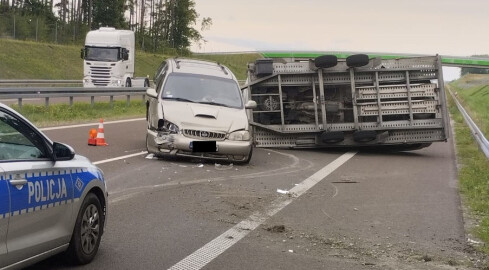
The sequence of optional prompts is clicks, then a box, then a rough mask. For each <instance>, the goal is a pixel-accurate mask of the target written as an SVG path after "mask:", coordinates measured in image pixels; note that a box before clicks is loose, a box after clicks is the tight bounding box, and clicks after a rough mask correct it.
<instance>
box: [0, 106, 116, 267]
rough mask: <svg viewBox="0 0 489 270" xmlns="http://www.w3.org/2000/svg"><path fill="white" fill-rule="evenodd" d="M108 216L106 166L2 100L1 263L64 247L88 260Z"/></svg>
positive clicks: (19, 262) (77, 259)
mask: <svg viewBox="0 0 489 270" xmlns="http://www.w3.org/2000/svg"><path fill="white" fill-rule="evenodd" d="M106 217H107V191H106V184H105V180H104V176H103V173H102V171H101V170H100V169H98V168H97V167H96V166H95V165H93V164H92V163H91V162H90V161H89V160H88V159H87V158H85V157H83V156H80V155H76V154H75V152H74V151H73V149H72V148H71V147H70V146H68V145H65V144H62V143H58V142H52V141H51V140H49V138H48V137H46V136H45V135H44V134H43V133H42V132H41V131H40V130H38V129H37V128H36V127H35V126H34V125H32V124H31V123H30V122H29V121H28V120H27V119H25V118H24V117H23V116H21V115H20V114H18V113H17V112H15V111H14V110H12V109H11V108H9V107H8V106H6V105H4V104H2V103H0V269H11V268H12V269H17V268H21V267H25V266H27V265H30V264H33V263H35V262H37V261H40V260H42V259H45V258H47V257H49V256H51V255H54V254H56V253H60V252H66V253H67V255H68V257H69V258H70V260H71V261H72V262H73V263H76V264H86V263H89V262H90V261H91V260H92V259H93V258H94V257H95V255H96V254H97V250H98V247H99V245H100V239H101V237H102V234H103V232H104V226H105V221H106Z"/></svg>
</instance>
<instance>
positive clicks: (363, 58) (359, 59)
mask: <svg viewBox="0 0 489 270" xmlns="http://www.w3.org/2000/svg"><path fill="white" fill-rule="evenodd" d="M369 61H370V60H369V59H368V55H366V54H354V55H350V56H348V57H347V58H346V65H347V66H349V67H363V66H365V65H367V64H368V62H369Z"/></svg>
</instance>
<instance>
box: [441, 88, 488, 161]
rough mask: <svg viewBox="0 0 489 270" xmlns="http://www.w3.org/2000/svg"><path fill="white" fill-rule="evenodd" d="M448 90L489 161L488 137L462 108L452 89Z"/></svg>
mask: <svg viewBox="0 0 489 270" xmlns="http://www.w3.org/2000/svg"><path fill="white" fill-rule="evenodd" d="M447 89H448V92H450V95H451V96H452V98H453V100H454V101H455V104H456V105H457V108H458V110H459V111H460V113H462V116H463V117H464V119H465V122H466V123H467V125H468V126H469V128H470V131H471V132H472V136H474V138H475V140H476V141H477V143H478V144H479V148H480V149H481V150H482V152H484V154H485V155H486V157H487V158H488V159H489V141H487V139H486V137H485V136H484V133H482V132H481V130H480V129H479V127H477V125H476V124H475V123H474V121H473V120H472V118H470V116H469V114H468V113H467V112H466V111H465V109H464V108H463V107H462V105H461V104H460V102H459V101H458V99H457V97H456V96H455V95H454V94H453V92H452V91H451V90H450V88H448V87H447Z"/></svg>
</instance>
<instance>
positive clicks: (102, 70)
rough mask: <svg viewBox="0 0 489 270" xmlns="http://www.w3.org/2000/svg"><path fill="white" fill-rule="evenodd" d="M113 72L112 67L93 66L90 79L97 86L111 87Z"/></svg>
mask: <svg viewBox="0 0 489 270" xmlns="http://www.w3.org/2000/svg"><path fill="white" fill-rule="evenodd" d="M111 70H112V68H111V67H100V66H91V67H90V78H91V79H92V83H93V84H94V85H96V86H107V85H109V83H110V72H111Z"/></svg>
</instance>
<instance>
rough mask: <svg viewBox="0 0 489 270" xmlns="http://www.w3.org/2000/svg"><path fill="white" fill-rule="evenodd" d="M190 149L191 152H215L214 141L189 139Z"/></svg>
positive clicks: (215, 145)
mask: <svg viewBox="0 0 489 270" xmlns="http://www.w3.org/2000/svg"><path fill="white" fill-rule="evenodd" d="M190 149H191V150H192V152H217V144H216V142H215V141H191V142H190Z"/></svg>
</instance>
